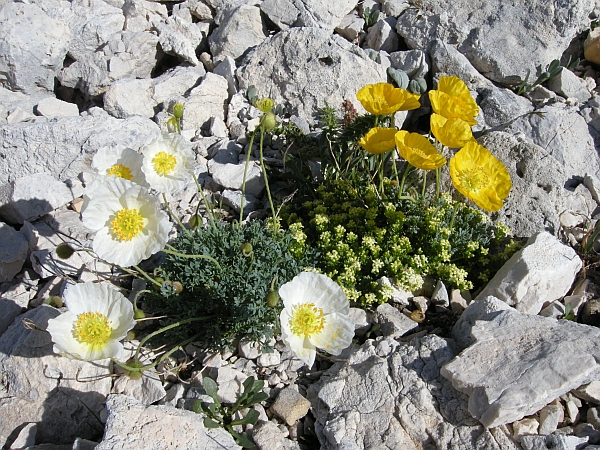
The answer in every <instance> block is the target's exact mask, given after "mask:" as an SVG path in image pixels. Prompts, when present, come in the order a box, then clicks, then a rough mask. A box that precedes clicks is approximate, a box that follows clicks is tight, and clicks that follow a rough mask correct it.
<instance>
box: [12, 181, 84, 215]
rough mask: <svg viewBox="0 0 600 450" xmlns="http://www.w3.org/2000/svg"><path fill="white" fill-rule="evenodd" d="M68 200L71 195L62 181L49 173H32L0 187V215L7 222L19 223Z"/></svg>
mask: <svg viewBox="0 0 600 450" xmlns="http://www.w3.org/2000/svg"><path fill="white" fill-rule="evenodd" d="M71 200H73V196H72V195H71V191H70V190H69V188H68V187H67V186H66V184H65V183H63V182H62V181H59V180H57V179H56V178H54V177H53V176H52V175H50V174H48V173H32V174H30V175H25V176H23V177H21V178H18V179H16V180H15V181H13V182H12V183H10V184H8V185H5V186H3V187H1V188H0V205H2V206H0V218H1V219H2V220H4V221H5V222H7V223H11V224H22V223H23V222H24V221H26V220H27V221H31V220H35V219H37V218H39V217H42V216H43V215H44V214H47V213H49V212H50V211H53V210H55V209H57V208H60V207H61V206H63V205H66V204H67V203H69V202H70V201H71Z"/></svg>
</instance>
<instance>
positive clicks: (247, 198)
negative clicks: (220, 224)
mask: <svg viewBox="0 0 600 450" xmlns="http://www.w3.org/2000/svg"><path fill="white" fill-rule="evenodd" d="M221 198H222V199H223V204H224V205H226V206H229V207H230V208H232V209H233V210H234V211H235V212H236V213H238V214H239V212H240V210H241V209H242V191H232V190H229V189H225V190H224V191H223V192H222V193H221ZM261 205H262V203H261V201H260V200H259V199H257V198H256V197H254V196H253V195H249V194H245V195H244V215H243V217H244V218H245V217H247V216H248V214H250V213H251V212H252V211H256V210H257V209H259V208H260V207H261Z"/></svg>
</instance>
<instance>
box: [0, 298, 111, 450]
mask: <svg viewBox="0 0 600 450" xmlns="http://www.w3.org/2000/svg"><path fill="white" fill-rule="evenodd" d="M58 315H59V311H58V310H56V309H54V308H52V307H50V306H47V305H41V306H38V307H37V308H34V309H32V310H30V311H28V312H27V313H25V314H23V315H22V316H21V317H20V319H21V320H19V319H17V320H16V321H15V322H14V323H13V324H12V325H11V326H10V327H9V329H8V330H7V331H6V332H5V333H4V334H3V335H2V336H1V337H0V417H2V420H0V445H3V446H4V445H5V443H9V442H10V441H12V439H14V438H16V437H17V434H18V432H19V431H20V429H21V428H22V426H23V424H26V423H32V422H36V423H37V433H36V439H37V442H45V443H49V444H69V445H72V444H73V441H74V440H75V439H76V438H77V437H79V438H83V439H90V440H97V439H99V438H100V436H101V435H102V424H101V423H99V422H98V419H97V417H100V416H101V415H102V413H103V410H104V402H105V398H106V395H107V394H108V393H109V392H110V385H111V378H110V377H109V376H108V375H109V374H110V370H109V362H108V360H103V361H96V362H95V363H93V364H92V363H88V362H85V361H75V360H71V359H68V358H64V357H61V356H56V355H54V354H53V352H52V346H53V344H52V341H51V338H50V334H49V333H47V332H46V331H45V329H46V326H47V325H48V319H51V318H54V317H56V316H58ZM24 320H25V321H31V323H33V324H34V325H35V327H34V328H27V327H25V326H24V324H23V321H24ZM94 415H95V416H96V417H94ZM57 430H60V432H57ZM9 445H10V443H9Z"/></svg>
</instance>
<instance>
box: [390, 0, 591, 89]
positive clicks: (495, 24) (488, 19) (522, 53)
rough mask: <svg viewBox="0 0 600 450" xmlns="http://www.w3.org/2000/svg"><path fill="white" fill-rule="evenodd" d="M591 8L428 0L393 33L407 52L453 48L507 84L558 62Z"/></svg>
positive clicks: (587, 4)
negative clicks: (440, 44) (435, 45)
mask: <svg viewBox="0 0 600 450" xmlns="http://www.w3.org/2000/svg"><path fill="white" fill-rule="evenodd" d="M593 9H594V1H593V0H582V1H579V2H562V3H561V2H553V3H549V2H535V3H527V2H523V1H518V2H512V3H510V4H507V3H506V2H503V1H502V0H493V1H488V0H485V1H484V0H477V1H471V0H459V1H456V0H432V1H429V2H427V7H426V8H408V9H407V10H406V11H404V13H403V14H401V15H400V16H399V17H398V23H397V25H396V30H397V31H398V34H400V35H401V36H402V37H403V38H404V40H405V41H406V43H407V44H408V46H409V47H410V48H420V49H425V48H427V46H428V44H429V42H430V41H432V40H433V39H434V38H440V39H441V40H442V41H444V42H447V43H449V44H453V45H455V46H456V47H457V49H458V50H459V51H460V52H461V53H462V54H464V55H465V56H466V57H467V58H468V59H469V61H471V63H472V64H473V66H475V68H477V70H478V71H479V72H480V73H481V74H483V75H484V76H485V77H487V78H489V79H490V80H492V81H496V82H498V83H501V84H504V85H510V84H515V83H519V82H520V81H521V80H522V79H523V78H525V75H526V74H527V70H528V69H529V70H530V71H531V73H532V77H535V75H536V74H537V68H538V67H540V66H541V67H542V68H545V67H546V66H547V65H548V64H549V63H550V62H551V61H552V60H554V59H560V58H561V56H562V54H563V52H564V51H565V50H566V49H567V48H568V47H569V44H570V43H571V41H572V40H573V38H575V37H576V36H577V34H578V33H580V32H581V31H583V30H584V29H587V28H588V23H589V18H588V16H589V14H590V13H591V12H592V11H593ZM524 10H526V11H527V12H526V14H525V13H524ZM507 30H510V33H507Z"/></svg>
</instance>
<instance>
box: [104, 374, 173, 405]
mask: <svg viewBox="0 0 600 450" xmlns="http://www.w3.org/2000/svg"><path fill="white" fill-rule="evenodd" d="M111 393H112V394H123V395H127V396H129V397H133V398H135V399H136V400H137V401H139V402H141V403H143V404H145V405H150V404H152V403H154V402H157V401H159V400H161V399H162V398H163V397H164V396H165V395H167V393H166V392H165V389H164V387H163V384H162V381H161V380H160V376H159V375H158V373H157V372H156V371H154V370H145V371H144V372H143V373H142V376H141V377H140V378H138V379H136V380H133V379H130V378H129V377H128V376H127V375H122V376H121V377H119V378H118V379H117V380H116V381H115V383H114V385H113V388H112V390H111Z"/></svg>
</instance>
